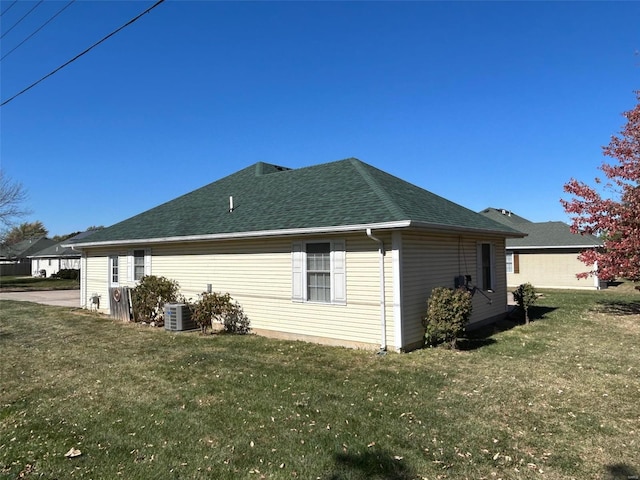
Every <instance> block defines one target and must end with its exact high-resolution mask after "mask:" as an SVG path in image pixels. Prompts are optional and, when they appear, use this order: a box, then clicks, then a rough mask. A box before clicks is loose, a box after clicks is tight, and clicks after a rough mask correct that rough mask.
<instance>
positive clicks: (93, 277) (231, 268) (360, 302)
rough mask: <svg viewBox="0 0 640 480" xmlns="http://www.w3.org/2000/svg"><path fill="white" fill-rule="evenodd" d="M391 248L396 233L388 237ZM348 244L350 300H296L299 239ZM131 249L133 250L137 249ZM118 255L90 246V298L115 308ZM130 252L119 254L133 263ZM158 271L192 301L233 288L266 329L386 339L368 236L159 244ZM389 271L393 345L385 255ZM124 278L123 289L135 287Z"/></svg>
mask: <svg viewBox="0 0 640 480" xmlns="http://www.w3.org/2000/svg"><path fill="white" fill-rule="evenodd" d="M382 238H383V239H384V241H385V246H386V247H387V248H390V247H391V235H390V234H389V235H387V236H386V237H385V236H382ZM327 239H328V240H331V241H344V242H345V247H346V252H345V266H346V272H345V275H346V303H345V304H344V305H339V304H338V305H336V304H322V303H311V302H302V303H300V302H293V301H292V299H291V290H292V261H291V258H292V244H293V242H296V241H313V240H320V241H323V240H327ZM135 248H137V247H134V248H130V250H132V249H135ZM115 253H117V252H115V251H110V250H106V249H104V250H96V249H89V250H87V254H88V259H87V265H88V267H87V269H88V272H87V295H88V296H90V295H91V294H92V293H98V294H100V295H102V299H101V307H102V308H108V305H109V303H108V301H106V302H105V299H106V300H108V297H107V295H108V286H107V283H108V268H107V258H108V256H109V255H113V254H115ZM127 253H128V251H124V252H120V265H127ZM150 253H151V268H152V272H153V275H157V276H164V277H167V278H170V279H172V280H176V281H177V282H178V283H179V285H180V290H181V293H182V294H183V295H184V296H185V297H186V298H190V299H192V300H194V301H195V300H196V299H197V297H198V294H200V293H202V292H205V291H206V290H207V285H208V284H211V288H212V290H213V291H216V292H228V293H229V294H231V296H232V297H233V298H234V299H235V300H236V301H238V302H239V303H240V304H241V305H242V307H243V309H244V311H245V313H246V314H247V316H248V317H249V319H250V321H251V328H252V329H255V330H257V331H262V332H261V333H268V332H272V333H276V332H278V333H280V334H285V336H291V337H294V338H295V337H296V336H298V337H300V336H301V337H309V338H312V339H314V340H315V341H320V342H324V343H337V344H345V345H356V346H369V347H375V346H377V345H379V344H380V339H381V327H380V293H379V286H380V281H379V279H380V276H379V269H378V266H379V257H378V245H377V244H376V243H375V242H373V241H371V240H370V239H369V238H368V237H367V236H366V235H365V233H364V232H362V234H355V235H353V234H347V235H323V236H318V237H314V236H305V237H288V238H276V239H252V240H236V241H220V242H198V243H183V244H166V245H154V246H153V247H152V248H151V252H150ZM385 270H386V271H387V283H386V290H387V298H388V300H387V342H388V344H389V345H393V342H394V337H393V333H394V328H393V317H392V315H393V302H392V298H393V295H392V293H393V290H392V289H393V282H392V277H391V275H392V271H391V270H392V256H391V255H390V252H389V253H388V254H387V255H386V256H385ZM126 278H127V277H126V275H123V276H122V279H121V282H120V286H126V285H129V286H134V283H133V282H127V281H126Z"/></svg>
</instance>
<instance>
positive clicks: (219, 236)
mask: <svg viewBox="0 0 640 480" xmlns="http://www.w3.org/2000/svg"><path fill="white" fill-rule="evenodd" d="M409 226H411V221H409V220H402V221H399V222H384V223H371V224H361V225H340V226H327V227H310V228H288V229H282V230H257V231H251V232H230V233H215V234H210V235H185V236H180V237H158V238H137V239H132V240H108V241H103V242H99V241H98V242H78V243H70V244H66V245H62V246H63V247H67V246H69V247H73V248H74V249H75V248H87V247H107V246H113V245H140V244H145V245H146V244H150V243H183V242H203V241H208V240H233V239H241V238H256V237H279V236H285V235H310V234H326V233H338V232H356V231H362V229H363V228H365V229H368V230H371V229H372V228H376V229H381V228H385V229H386V228H388V229H393V228H406V227H409Z"/></svg>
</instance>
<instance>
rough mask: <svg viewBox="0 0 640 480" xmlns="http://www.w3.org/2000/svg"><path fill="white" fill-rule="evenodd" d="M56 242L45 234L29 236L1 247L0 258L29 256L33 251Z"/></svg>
mask: <svg viewBox="0 0 640 480" xmlns="http://www.w3.org/2000/svg"><path fill="white" fill-rule="evenodd" d="M55 243H56V242H54V241H53V240H51V239H50V238H47V237H45V236H40V237H33V238H27V239H25V240H22V241H20V242H18V243H16V244H14V245H10V246H3V247H0V258H7V259H12V258H27V257H28V256H30V255H32V254H33V253H35V252H37V251H39V250H42V249H43V248H48V247H50V246H51V245H54V244H55Z"/></svg>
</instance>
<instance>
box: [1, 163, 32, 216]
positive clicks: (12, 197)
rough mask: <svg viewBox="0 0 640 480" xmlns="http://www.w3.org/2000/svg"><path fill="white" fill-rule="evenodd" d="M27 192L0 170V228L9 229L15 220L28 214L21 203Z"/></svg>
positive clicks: (24, 199)
mask: <svg viewBox="0 0 640 480" xmlns="http://www.w3.org/2000/svg"><path fill="white" fill-rule="evenodd" d="M26 199H27V192H26V190H25V189H24V187H23V186H22V184H21V183H19V182H13V181H12V180H11V179H10V178H8V177H7V176H6V175H5V173H4V172H3V171H2V170H0V227H5V228H6V227H10V226H11V225H13V222H14V221H15V219H16V218H20V217H23V216H25V215H27V214H29V213H30V212H29V210H27V209H25V208H24V206H23V203H24V202H25V201H26Z"/></svg>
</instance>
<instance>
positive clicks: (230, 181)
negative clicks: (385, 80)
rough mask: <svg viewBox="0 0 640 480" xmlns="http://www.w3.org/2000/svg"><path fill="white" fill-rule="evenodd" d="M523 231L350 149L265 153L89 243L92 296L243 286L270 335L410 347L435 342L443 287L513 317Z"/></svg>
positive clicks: (483, 318) (481, 310)
mask: <svg viewBox="0 0 640 480" xmlns="http://www.w3.org/2000/svg"><path fill="white" fill-rule="evenodd" d="M521 236H522V234H521V233H520V232H517V231H515V230H514V229H512V228H509V227H507V226H505V225H504V224H502V223H499V222H495V221H493V220H491V219H489V218H486V217H485V216H483V215H479V214H477V213H476V212H473V211H471V210H468V209H466V208H464V207H461V206H460V205H457V204H455V203H453V202H450V201H448V200H446V199H444V198H442V197H439V196H437V195H434V194H432V193H430V192H428V191H426V190H423V189H422V188H419V187H417V186H415V185H412V184H410V183H408V182H406V181H404V180H401V179H399V178H397V177H394V176H392V175H389V174H387V173H385V172H383V171H381V170H379V169H377V168H374V167H372V166H370V165H367V164H366V163H363V162H361V161H360V160H357V159H347V160H342V161H337V162H332V163H326V164H321V165H316V166H311V167H307V168H299V169H295V170H293V169H288V168H284V167H279V166H275V165H269V164H266V163H262V162H260V163H257V164H255V165H252V166H250V167H247V168H245V169H243V170H240V171H238V172H236V173H234V174H232V175H230V176H228V177H225V178H222V179H221V180H218V181H216V182H214V183H211V184H209V185H207V186H205V187H202V188H200V189H198V190H195V191H193V192H191V193H188V194H186V195H183V196H181V197H178V198H176V199H175V200H172V201H169V202H167V203H164V204H162V205H160V206H158V207H155V208H153V209H151V210H148V211H146V212H144V213H141V214H139V215H136V216H134V217H132V218H129V219H128V220H125V221H123V222H120V223H118V224H115V225H113V226H111V227H109V228H106V229H104V230H100V231H98V232H96V233H94V234H93V235H92V236H91V237H90V238H89V239H86V240H81V241H80V242H76V243H75V248H78V249H81V250H82V264H81V303H82V305H83V306H85V307H89V306H90V304H91V298H93V297H94V296H96V295H97V296H100V297H102V298H103V301H102V302H101V306H102V309H101V310H102V311H105V312H108V308H109V301H105V300H106V299H108V298H109V295H110V293H109V292H110V290H109V288H110V287H122V286H129V287H133V286H135V285H136V283H137V282H138V281H139V280H140V279H141V278H142V277H143V276H144V275H151V274H152V275H157V276H164V277H167V278H170V279H173V280H176V281H177V282H178V283H179V285H180V289H181V292H182V293H183V294H184V295H185V296H186V298H192V299H194V300H195V299H196V298H197V295H198V294H200V293H202V292H204V291H207V290H209V289H210V290H212V291H218V292H228V293H230V294H231V296H232V297H233V298H234V299H235V300H237V301H238V302H239V303H240V304H241V305H242V307H243V309H244V311H245V313H246V314H247V315H248V317H249V319H250V321H251V328H252V330H253V331H254V332H255V333H258V334H263V335H267V336H273V337H278V338H291V339H301V340H306V341H313V342H318V343H326V344H334V345H344V346H351V347H363V348H377V347H379V348H381V349H387V348H388V349H391V350H397V351H405V350H410V349H413V348H416V347H419V346H421V345H422V342H423V340H422V339H423V334H424V327H423V325H422V318H423V317H424V315H425V313H426V305H427V303H426V302H427V298H428V296H429V293H430V292H431V290H432V289H433V288H435V287H451V288H453V287H454V285H455V284H456V283H457V282H460V281H462V282H463V283H464V282H465V281H468V285H469V287H470V288H472V287H477V288H476V289H474V290H473V291H474V292H475V296H474V300H473V316H472V318H471V322H473V324H475V325H478V324H480V323H483V322H489V321H491V320H495V319H498V318H500V317H501V316H503V315H504V314H505V312H506V310H507V288H506V272H505V264H504V262H503V261H501V259H502V258H504V255H505V239H506V238H510V237H521ZM496 259H499V261H497V262H496ZM465 276H468V277H465ZM112 292H114V293H115V292H116V290H113V291H112ZM119 298H120V297H119V296H118V299H119Z"/></svg>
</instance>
